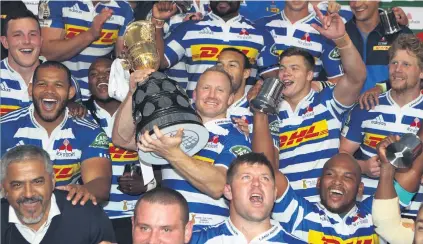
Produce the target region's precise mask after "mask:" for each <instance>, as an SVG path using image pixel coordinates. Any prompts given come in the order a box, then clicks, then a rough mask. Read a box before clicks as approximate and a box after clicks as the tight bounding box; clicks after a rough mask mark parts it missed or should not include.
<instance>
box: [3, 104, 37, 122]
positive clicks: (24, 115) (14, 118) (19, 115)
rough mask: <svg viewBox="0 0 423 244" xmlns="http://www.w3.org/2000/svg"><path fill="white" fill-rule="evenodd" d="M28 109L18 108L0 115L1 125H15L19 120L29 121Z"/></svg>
mask: <svg viewBox="0 0 423 244" xmlns="http://www.w3.org/2000/svg"><path fill="white" fill-rule="evenodd" d="M29 115H30V109H29V107H24V108H20V109H18V110H15V111H12V112H10V113H8V114H6V115H4V116H2V117H0V124H2V126H17V125H18V124H21V123H20V122H24V121H29V120H28V118H29Z"/></svg>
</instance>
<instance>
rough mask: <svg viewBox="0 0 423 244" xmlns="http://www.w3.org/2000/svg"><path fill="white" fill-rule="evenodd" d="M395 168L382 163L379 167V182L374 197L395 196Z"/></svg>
mask: <svg viewBox="0 0 423 244" xmlns="http://www.w3.org/2000/svg"><path fill="white" fill-rule="evenodd" d="M394 178H395V168H394V167H393V166H391V165H387V164H382V165H381V167H380V177H379V184H378V186H377V189H376V193H375V199H392V198H395V197H397V193H396V192H395V188H394Z"/></svg>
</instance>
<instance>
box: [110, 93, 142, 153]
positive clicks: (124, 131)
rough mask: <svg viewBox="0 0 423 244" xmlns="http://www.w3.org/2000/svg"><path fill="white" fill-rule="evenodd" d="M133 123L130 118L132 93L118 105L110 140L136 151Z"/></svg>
mask: <svg viewBox="0 0 423 244" xmlns="http://www.w3.org/2000/svg"><path fill="white" fill-rule="evenodd" d="M135 129H136V127H135V124H134V120H133V118H132V93H131V92H128V95H127V96H126V98H125V100H124V101H123V102H122V104H121V105H120V108H119V109H118V112H117V114H116V119H115V124H114V126H113V132H112V141H113V144H115V145H116V146H119V147H122V148H126V149H129V150H133V151H136V150H137V145H136V141H135Z"/></svg>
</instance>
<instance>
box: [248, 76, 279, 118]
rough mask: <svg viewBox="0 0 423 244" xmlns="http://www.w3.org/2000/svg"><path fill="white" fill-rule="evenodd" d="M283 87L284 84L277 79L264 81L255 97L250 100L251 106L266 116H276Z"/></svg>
mask: <svg viewBox="0 0 423 244" xmlns="http://www.w3.org/2000/svg"><path fill="white" fill-rule="evenodd" d="M284 87H285V85H284V83H283V82H282V81H280V80H279V79H277V78H267V79H265V80H264V82H263V86H262V87H261V89H260V91H259V93H258V94H257V97H256V98H254V99H253V100H251V106H253V107H254V108H255V109H257V110H259V111H260V112H263V113H266V114H276V113H277V112H278V105H279V102H280V101H281V100H282V96H281V92H282V90H283V88H284Z"/></svg>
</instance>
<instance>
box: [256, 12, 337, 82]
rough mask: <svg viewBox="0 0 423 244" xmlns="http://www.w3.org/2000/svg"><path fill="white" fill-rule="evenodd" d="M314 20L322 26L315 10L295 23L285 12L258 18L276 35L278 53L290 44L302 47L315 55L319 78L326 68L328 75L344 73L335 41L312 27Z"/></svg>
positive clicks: (316, 75) (315, 75)
mask: <svg viewBox="0 0 423 244" xmlns="http://www.w3.org/2000/svg"><path fill="white" fill-rule="evenodd" d="M312 23H315V24H318V25H320V26H321V25H322V24H321V23H320V21H319V20H318V19H317V18H316V14H315V13H311V14H309V15H308V16H307V17H305V18H303V19H301V20H298V21H297V22H295V23H293V24H292V23H291V21H290V20H289V19H288V18H287V17H286V15H285V13H284V11H282V12H281V13H280V14H275V15H272V16H268V17H264V18H262V19H259V20H257V21H256V25H257V26H260V27H262V28H265V29H266V30H267V31H269V32H270V34H272V36H273V39H274V40H275V43H276V48H275V50H276V52H277V53H278V55H280V54H281V53H282V52H283V51H285V50H286V49H288V48H289V47H299V48H302V49H305V50H307V51H308V52H309V53H310V54H311V55H313V57H314V59H315V63H316V66H315V69H314V77H315V78H317V77H318V76H319V74H320V73H321V72H322V70H323V69H324V70H325V71H326V75H327V78H335V77H338V76H341V75H343V74H344V72H343V69H342V64H341V56H340V55H339V50H338V49H337V48H336V45H335V43H333V41H331V40H329V39H327V38H326V37H324V36H322V35H320V33H319V32H318V31H317V30H315V29H314V28H313V27H312V26H311V24H312Z"/></svg>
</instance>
